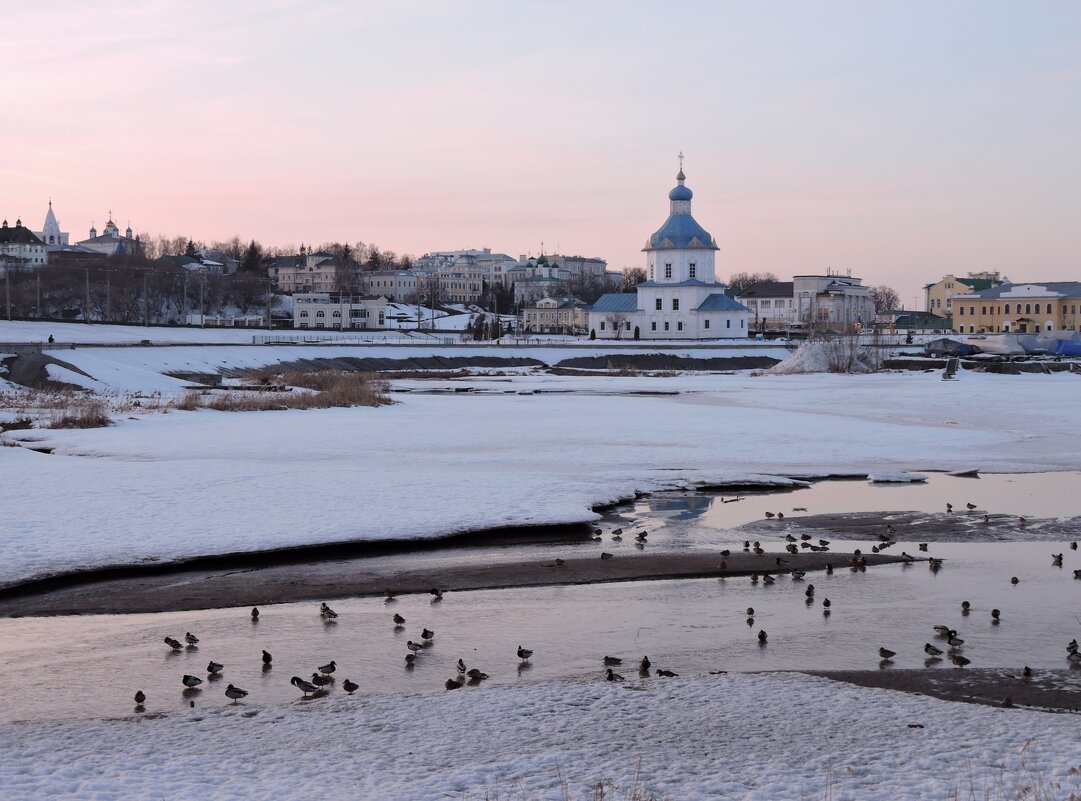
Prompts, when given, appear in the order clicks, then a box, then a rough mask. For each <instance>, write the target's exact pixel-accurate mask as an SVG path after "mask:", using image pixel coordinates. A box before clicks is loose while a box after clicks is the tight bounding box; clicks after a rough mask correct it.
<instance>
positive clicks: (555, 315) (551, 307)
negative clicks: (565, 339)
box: [522, 297, 589, 334]
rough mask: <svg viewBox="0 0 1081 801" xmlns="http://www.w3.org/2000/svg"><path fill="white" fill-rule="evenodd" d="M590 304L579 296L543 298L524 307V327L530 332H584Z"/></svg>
mask: <svg viewBox="0 0 1081 801" xmlns="http://www.w3.org/2000/svg"><path fill="white" fill-rule="evenodd" d="M588 323H589V305H588V304H586V303H583V302H582V301H580V300H578V299H577V298H572V297H563V298H541V299H540V300H537V301H534V302H533V303H530V304H529V305H528V306H525V307H523V309H522V328H523V329H524V330H525V331H526V332H529V333H541V334H584V333H586V326H587V325H588Z"/></svg>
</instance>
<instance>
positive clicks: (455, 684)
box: [443, 679, 462, 690]
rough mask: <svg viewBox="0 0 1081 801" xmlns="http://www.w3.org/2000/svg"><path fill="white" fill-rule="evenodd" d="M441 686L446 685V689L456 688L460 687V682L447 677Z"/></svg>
mask: <svg viewBox="0 0 1081 801" xmlns="http://www.w3.org/2000/svg"><path fill="white" fill-rule="evenodd" d="M443 686H444V687H446V688H447V689H448V690H458V689H461V686H462V683H461V682H460V681H456V680H455V679H447V680H446V681H445V682H443Z"/></svg>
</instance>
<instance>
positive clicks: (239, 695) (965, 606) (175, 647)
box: [135, 503, 1081, 712]
mask: <svg viewBox="0 0 1081 801" xmlns="http://www.w3.org/2000/svg"><path fill="white" fill-rule="evenodd" d="M966 506H967V508H968V510H969V512H970V513H971V512H972V511H974V510H975V509H976V506H975V504H972V503H969V504H966ZM794 511H806V510H805V509H797V510H794ZM946 511H947V512H948V513H952V512H953V505H952V504H949V503H947V504H946ZM766 517H768V518H776V519H783V518H784V514H783V513H780V512H778V513H773V512H767V513H766ZM984 519H985V522H986V520H987V519H988V516H987V515H984ZM1025 522H1026V521H1025V518H1023V517H1022V518H1020V523H1021V525H1024V524H1025ZM610 533H611V536H612V539H613V540H614V541H617V542H618V541H621V539H622V533H623V532H622V528H615V529H613V530H612V531H611V532H610ZM894 533H895V532H894V529H893V526H892V525H889V524H887V525H886V530H885V532H884V533H882V534H879V535H878V543H877V544H875V545H874V546H872V548H871V550H872V552H874V553H881V552H883V551H885V550H887V549H888V548H891V547H893V546H894V545H896V544H897V542H896V540H894V538H893V535H894ZM600 535H601V529H599V528H595V529H594V530H593V536H594V539H597V540H599V539H600ZM647 537H648V532H647V531H642V532H638V533H637V534H636V535H635V539H636V545H637V546H638V547H643V546H644V544H645V543H646V541H647ZM785 540H786V541H787V542H786V545H785V550H786V552H787V553H788V554H790V555H794V554H798V553H799V549H800V548H803V549H805V550H809V551H812V552H828V551H829V546H830V542H829V541H828V540H825V539H817V541H816V540H815V538H814V537H812V536H811V535H809V534H802V535H801V536H800V537H799V538H797V537H794V536H793V535H792V534H786V535H785ZM918 547H919V550H920V551H927V547H928V544H927V543H925V542H921V543H919V544H918ZM1069 547H1070V548H1071V549H1072V550H1077V542H1071V543H1070V544H1069ZM743 551H744V552H753V553H755V554H757V555H764V554H765V553H766V551H765V549H764V548H763V547H762V544H761V542H759V541H755V542H754V543H752V542H750V541H749V540H746V541H744V543H743ZM720 555H721V557H722V560H721V562H720V565H719V569H720V570H721V571H724V570H725V569H726V568H727V562H726V561H725V558H726V557H729V556H731V551H730V550H723V551H721V553H720ZM606 557H607V558H611V555H610V554H608V553H603V554H602V555H601V558H606ZM555 561H556V563H557V564H561V563H562V562H563V560H562V559H556V560H555ZM901 561H902V562H903V563H905V564H911V563H913V562H915V561H917V559H916V557H913V556H911V555H910V554H908V553H906V552H903V551H902V553H901ZM926 561H927V563H928V566H929V568H930V570H931V571H932V572H936V573H937V572H938V571H939V570H940V569H941V567H942V560H940V559H935V558H934V557H928V558H927V559H926ZM1051 561H1052V565H1053V566H1056V567H1062V565H1063V554H1062V553H1058V554H1054V553H1053V554H1051ZM788 564H789V563H788V560H787V559H785V558H784V557H781V556H778V557H777V558H776V567H777V569H776V570H774V571H772V572H768V571H767V572H762V573H761V574H760V573H757V572H756V573H752V574H751V576H750V581H751V583H752V584H758V583H759V582H761V583H762V584H763V585H765V586H769V585H772V584H774V583H775V582H776V578H775V576H774V575H773V574H774V573H776V574H778V575H781V574H787V575H788V576H789V577H790V579H791V580H792V581H793V582H802V581H803V579H804V577H805V575H806V573H805V571H803V570H800V569H797V568H792V567H786V565H788ZM848 567H849V569H850V570H852V571H853V572H862V571H865V570H866V569H867V560H866V557H864V555H863V554H862V552H861V550H860V549H856V550H855V551H854V552H853V554H852V555H851V557H850V558H849V560H848ZM833 571H834V567H833V564H832V563H827V564H826V566H825V573H826V574H827V575H831V574H832V573H833ZM1073 576H1074V578H1075V579H1079V580H1081V569H1078V570H1074V571H1073ZM1010 581H1011V583H1012V584H1014V585H1016V584H1018V583H1019V579H1018V578H1017V577H1016V576H1014V577H1012V578H1011V579H1010ZM395 595H396V593H394V592H393V591H391V590H387V591H386V593H385V601H386V602H387V603H391V602H393V601H394V600H396V599H395ZM431 595H432V600H431V602H432V603H433V604H435V603H439V602H440V601H442V600H443V591H442V590H439V589H432V590H431ZM804 596H805V602H806V604H807V605H808V606H810V605H812V604H813V603H814V602H815V586H814V584H810V583H808V584H807V585H806V588H805V590H804ZM831 611H832V602H831V601H830V599H829V598H823V599H822V614H823V616H824V617H829V615H830V613H831ZM971 611H972V609H971V604H970V603H969V602H968V601H963V602H962V603H961V614H962V615H963V616H966V617H967V616H968V615H969V614H970V613H971ZM259 614H260V613H259V609H258V608H253V609H252V610H251V620H252V622H253V623H257V622H258V621H259ZM319 616H320V617H321V618H322V619H323V621H324V622H325V623H335V622H336V620H337V618H338V613H337V612H335V611H334V610H333V609H332V608H331V607H330V606H329V605H327V604H326V603H325V602H324V603H322V604H320V607H319ZM391 620H392V622H393V624H394V629H395V630H396V631H400V630H402V629H404V627H405V624H406V619H405V618H404V617H403V616H402V615H401V614H399V613H395V614H394V615H393V617H392V618H391ZM746 622H747V626H748V627H752V628H753V626H754V623H755V610H754V608H753V607H748V608H747V619H746ZM1001 622H1002V613H1001V611H1000V610H999V609H992V610H991V623H992V625H998V624H1000V623H1001ZM933 630H934V633H935V637H936V638H938V639H939V640H941V641H943V645H945V647H946V650H943V648H940V647H938V646H936V645H934V644H932V643H931V642H926V643H924V645H923V652H924V654H925V656H926V659H925V662H924V663H925V666H926V667H931V666H933V665H934V664H936V663H938V662H941V661H942V659H943V658H944V657H946V658H948V659H949V660H950V661H951V662H953V664H954V665H956V666H957V667H960V668H963V667H965V666H967V665H970V664H971V660H970V659H968V658H967V657H965V656H964V654H963V648H964V642H965V641H964V640H963V639H961V638H960V636H958V632H957V630H956V629H953V628H950V627H949V626H946V625H941V624H940V625H935V626H933ZM757 639H758V644H759V646H760V647H765V646H766V645H767V644H768V642H769V635H768V633H767V632H766V631H765V629H760V630H759V631H758V634H757ZM434 640H435V632H434V631H432V630H431V629H429V628H428V627H427V626H425V627H423V628H422V629H421V631H420V635H419V639H418V640H416V641H414V640H412V639H409V640H407V641H406V645H405V647H406V651H407V653H406V654H405V667H406V669H412V668H413V667H414V666H415V665H416V663H417V660H418V658H419V657H420V656H421V655H422V654H423V653H424V652H425V651H426V650H427V649H429V648H431V647H432V646H433V645H434ZM164 642H165V644H166V645H167V646H168V647H169V648H170V649H171V650H172V651H174V652H178V651H181V650H188V651H192V650H196V649H197V648H198V645H199V638H198V637H197V636H195V635H194V634H192V633H191V632H186V633H185V634H184V642H181V641H180V640H178V639H176V638H174V637H170V636H167V637H165V638H164ZM1066 652H1067V659H1068V661H1069V663H1070V665H1071V666H1076V667H1081V648H1079V646H1078V642H1077V640H1076V639H1074V640H1072V641H1071V642H1070V643H1069V644H1068V645H1067V647H1066ZM533 654H534V652H533V650H531V649H529V648H525V647H523V646H522V645H519V646H518V648H517V650H516V655H517V657H518V660H519V670H522V669H524V668H527V667H529V666H530V659H531V658H532V657H533ZM878 655H879V658H880V663H879V664H880V667H887V666H889V665H890V664H891V663H892V662H893V659H894V657H895V656H897V652H896V651H893V650H891V649H889V648H886V647H880V648H879V649H878ZM273 661H274V657H273V656H272V655H271V654H270V653H269V652H268V651H266V650H263V652H262V669H263V671H264V672H266V671H268V670H270V669H271V668H272V667H273ZM601 661H602V664H603V667H604V670H605V679H606V680H607V681H610V682H621V681H624V680H625V679H624V677H623V676H621V675H620V674H618V673H616V672H615V671H614V670H613V668H614V667H618V666H620V665H621V664H622V663H623V659H622V658H621V657H616V656H609V655H605V656H604V657H603V658H602V660H601ZM337 668H338V666H337V663H336V662H335V660H333V659H332V660H331V661H330V662H328V663H327V664H325V665H320V666H318V667H317V668H316V669H315V670H313V671H312V674H311V677H310V679H305V678H302V677H301V676H293V677H292V678H291V679H290V680H289V683H290V684H292V685H293V686H294V687H296V688H297V689H298V690H300V691H301V693H302V694H303V697H304V698H316V697H320V696H322V695H326V694H327V692H328V691H329V689H330V687H331V686H332V685H334V684H335V681H336V679H335V675H334V674H335V673H336V672H337ZM456 668H457V673H456V675H454V676H452V677H451V678H448V679H447V680H446V681H445V682H444V687H445V688H446V689H447V690H454V689H458V688H460V687H463V686H466V685H467V684H468V685H471V686H475V685H477V684H480V683H481V682H483V681H484V680H486V679H487V678H489V676H488V674H487V673H485V672H484V671H482V670H481V669H479V668H477V667H473V668H469V667H468V666H467V665H466V663H465V661H464V660H462V659H458V661H457V663H456ZM651 668H653V665H652V663H651V661H650V659H649V657H648V656H644V657H642V659H641V660H640V661H639V663H638V675H639V677H641V678H645V677H648V676H650V675H656V676H661V677H669V678H671V677H675V676H677V675H678V674H677V673H675V672H673V671H671V670H668V669H665V668H653V672H652V674H651ZM224 670H225V665H224V664H222V663H220V662H215V661H214V660H210V661H209V663H208V664H207V667H206V673H207V679H206V680H207V681H215V680H217V679H220V678H221V675H222V673H223V671H224ZM1031 677H1032V669H1031V668H1029V667H1028V666H1027V665H1026V666H1025V667H1024V670H1023V671H1022V678H1023V679H1024V680H1025V681H1027V680H1029V679H1030V678H1031ZM180 681H181V684H182V685H183V686H184V688H185V693H189V692H198V691H200V689H201V685H202V684H203V683H204V680H203V679H202V678H200V677H199V676H195V675H192V674H187V673H186V674H184V675H183V676H182V677H181V680H180ZM341 686H342V689H343V690H344V691H345V692H346V693H347V694H349V695H352V694H353V693H354V692H356V691H357V690H358V689H360V686H359V685H358V684H357V683H356V682H354V681H352V680H351V679H345V680H344V681H343V682H342V685H341ZM225 696H226V698H228V699H230V700H231V701H232V703H233V704H238V703H240V701H242V700H243V699H244V698H246V697H247V696H248V691H247V690H244V689H241V688H240V687H236V686H234V685H233V684H227V685H226V687H225ZM1008 701H1009V699H1007V702H1008ZM145 702H146V694H145V693H144V692H143V691H142V690H139V691H137V692H136V693H135V703H136V711H137V712H141V711H144V709H145V707H144V704H145ZM189 703H190V705H191V706H193V707H194V705H195V702H194V701H193V700H192V701H190V702H189Z"/></svg>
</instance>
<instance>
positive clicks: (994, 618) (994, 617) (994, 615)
mask: <svg viewBox="0 0 1081 801" xmlns="http://www.w3.org/2000/svg"><path fill="white" fill-rule="evenodd" d="M1001 619H1002V613H1001V612H1000V611H998V610H997V609H992V610H991V622H992V623H998V622H999V620H1001Z"/></svg>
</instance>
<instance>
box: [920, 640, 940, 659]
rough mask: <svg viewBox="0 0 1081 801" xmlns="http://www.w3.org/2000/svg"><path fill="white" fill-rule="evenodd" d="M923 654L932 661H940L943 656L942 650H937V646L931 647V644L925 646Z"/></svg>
mask: <svg viewBox="0 0 1081 801" xmlns="http://www.w3.org/2000/svg"><path fill="white" fill-rule="evenodd" d="M923 652H924V653H925V654H927V655H928V656H929V657H931V658H932V659H938V658H939V657H940V656H942V649H941V648H935V646H933V645H931V643H929V642H927V643H924V644H923Z"/></svg>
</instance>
